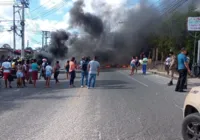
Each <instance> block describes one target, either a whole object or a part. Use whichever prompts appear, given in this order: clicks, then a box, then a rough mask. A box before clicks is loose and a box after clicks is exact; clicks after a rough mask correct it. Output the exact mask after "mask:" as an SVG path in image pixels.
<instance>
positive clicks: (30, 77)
mask: <svg viewBox="0 0 200 140" xmlns="http://www.w3.org/2000/svg"><path fill="white" fill-rule="evenodd" d="M32 63H33V59H31V61H30V63H29V71H28V73H29V84H32V83H33V81H32V77H33V75H32Z"/></svg>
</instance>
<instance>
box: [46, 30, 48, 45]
mask: <svg viewBox="0 0 200 140" xmlns="http://www.w3.org/2000/svg"><path fill="white" fill-rule="evenodd" d="M47 39H48V36H47V31H45V45H46V46H47Z"/></svg>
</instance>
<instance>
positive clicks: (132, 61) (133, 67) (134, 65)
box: [130, 56, 136, 76]
mask: <svg viewBox="0 0 200 140" xmlns="http://www.w3.org/2000/svg"><path fill="white" fill-rule="evenodd" d="M135 62H136V60H135V58H134V56H133V57H132V60H131V63H130V66H131V74H130V76H132V75H133V74H134V70H135V68H136V64H135Z"/></svg>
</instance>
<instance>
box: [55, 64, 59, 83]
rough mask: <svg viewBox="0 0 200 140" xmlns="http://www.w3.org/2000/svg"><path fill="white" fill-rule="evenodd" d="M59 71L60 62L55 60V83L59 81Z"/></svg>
mask: <svg viewBox="0 0 200 140" xmlns="http://www.w3.org/2000/svg"><path fill="white" fill-rule="evenodd" d="M59 73H60V64H59V61H57V62H56V65H55V67H54V79H55V80H56V84H58V83H59V80H58V75H59Z"/></svg>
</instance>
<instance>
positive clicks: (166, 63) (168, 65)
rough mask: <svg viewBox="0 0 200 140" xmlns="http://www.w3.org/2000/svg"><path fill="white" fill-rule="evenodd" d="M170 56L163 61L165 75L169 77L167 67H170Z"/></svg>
mask: <svg viewBox="0 0 200 140" xmlns="http://www.w3.org/2000/svg"><path fill="white" fill-rule="evenodd" d="M170 57H171V54H169V56H168V57H167V58H166V60H165V70H166V71H167V75H169V67H170V62H171V58H170Z"/></svg>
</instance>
